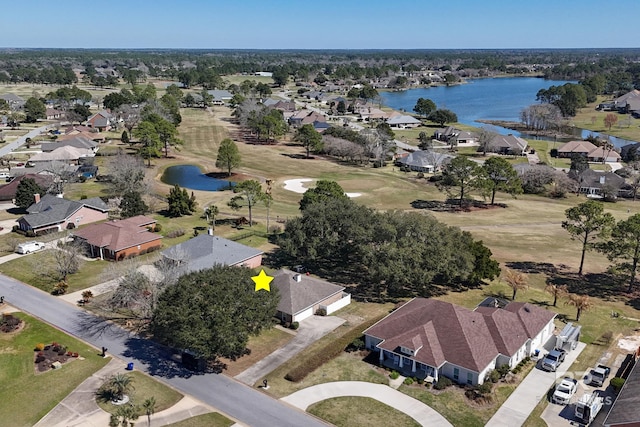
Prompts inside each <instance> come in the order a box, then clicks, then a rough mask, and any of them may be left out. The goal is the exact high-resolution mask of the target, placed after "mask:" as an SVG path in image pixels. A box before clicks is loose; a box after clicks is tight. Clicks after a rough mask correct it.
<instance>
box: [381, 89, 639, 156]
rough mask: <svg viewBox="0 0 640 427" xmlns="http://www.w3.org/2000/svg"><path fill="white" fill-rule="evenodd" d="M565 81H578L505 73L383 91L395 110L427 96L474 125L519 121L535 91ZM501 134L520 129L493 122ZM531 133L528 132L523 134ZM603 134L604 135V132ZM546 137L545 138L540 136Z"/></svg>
mask: <svg viewBox="0 0 640 427" xmlns="http://www.w3.org/2000/svg"><path fill="white" fill-rule="evenodd" d="M565 83H575V82H570V81H565V80H545V79H541V78H536V77H504V78H487V79H472V80H468V83H465V84H460V85H455V86H436V87H429V88H420V89H409V90H405V91H402V92H380V97H381V98H382V102H383V103H384V105H386V106H388V107H391V108H393V109H395V110H403V111H406V112H409V113H413V107H414V106H415V105H416V101H417V100H418V98H428V99H431V100H432V101H433V102H435V103H436V105H437V107H438V108H446V109H448V110H451V111H453V112H454V113H456V115H457V116H458V122H460V123H463V124H466V125H469V126H475V127H481V126H484V125H483V124H482V123H478V122H477V120H505V121H511V122H519V121H520V112H521V111H522V110H523V109H524V108H526V107H528V106H530V105H532V104H536V103H537V102H538V101H536V94H537V93H538V91H539V90H540V89H548V88H549V87H550V86H561V85H563V84H565ZM492 129H494V130H495V131H496V132H499V133H501V134H508V133H512V134H514V135H517V136H520V133H518V132H516V131H514V130H511V129H506V128H501V127H498V126H492ZM575 131H576V137H582V138H585V137H587V136H588V135H589V134H593V135H594V136H599V135H600V134H599V133H597V132H591V131H589V130H583V129H575ZM522 136H524V137H529V136H527V135H522ZM602 136H604V135H602ZM537 139H546V138H537ZM611 142H612V143H613V144H614V145H615V146H616V147H620V146H622V145H626V144H630V143H632V142H633V141H627V140H624V139H621V138H615V137H611Z"/></svg>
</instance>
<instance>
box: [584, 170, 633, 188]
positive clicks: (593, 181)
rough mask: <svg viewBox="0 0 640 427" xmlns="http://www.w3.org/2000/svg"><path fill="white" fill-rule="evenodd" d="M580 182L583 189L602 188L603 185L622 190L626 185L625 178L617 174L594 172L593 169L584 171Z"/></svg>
mask: <svg viewBox="0 0 640 427" xmlns="http://www.w3.org/2000/svg"><path fill="white" fill-rule="evenodd" d="M578 182H579V183H580V187H582V188H585V187H593V188H601V187H602V186H603V185H613V186H615V187H618V188H620V187H622V186H623V185H624V184H625V180H624V178H622V177H621V176H620V175H618V174H616V173H613V172H601V171H594V170H593V169H585V170H583V171H582V173H581V174H580V175H579V179H578Z"/></svg>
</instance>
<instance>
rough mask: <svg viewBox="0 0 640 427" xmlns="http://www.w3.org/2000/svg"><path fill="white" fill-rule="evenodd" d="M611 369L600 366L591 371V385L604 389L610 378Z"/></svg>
mask: <svg viewBox="0 0 640 427" xmlns="http://www.w3.org/2000/svg"><path fill="white" fill-rule="evenodd" d="M610 373H611V368H610V367H608V366H605V365H598V366H597V367H596V368H595V369H592V370H591V373H590V375H591V381H590V382H589V385H592V386H594V387H602V385H603V384H604V381H605V380H606V379H607V378H608V377H609V374H610Z"/></svg>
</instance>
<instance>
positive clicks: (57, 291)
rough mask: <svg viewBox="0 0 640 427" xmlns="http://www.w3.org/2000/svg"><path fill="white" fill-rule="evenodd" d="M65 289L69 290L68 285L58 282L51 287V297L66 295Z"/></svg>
mask: <svg viewBox="0 0 640 427" xmlns="http://www.w3.org/2000/svg"><path fill="white" fill-rule="evenodd" d="M67 289H69V285H68V284H67V282H65V281H60V282H58V283H56V285H55V286H54V287H53V291H52V292H51V293H52V294H53V295H64V294H66V293H67Z"/></svg>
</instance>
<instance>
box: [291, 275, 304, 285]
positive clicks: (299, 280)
mask: <svg viewBox="0 0 640 427" xmlns="http://www.w3.org/2000/svg"><path fill="white" fill-rule="evenodd" d="M293 280H295V281H296V282H298V283H300V282H301V281H302V274H294V275H293Z"/></svg>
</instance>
